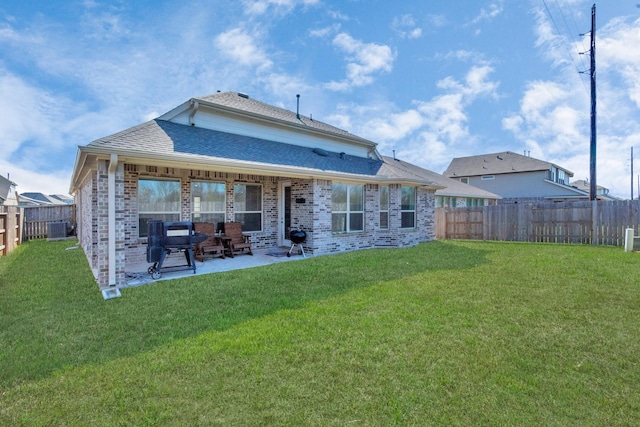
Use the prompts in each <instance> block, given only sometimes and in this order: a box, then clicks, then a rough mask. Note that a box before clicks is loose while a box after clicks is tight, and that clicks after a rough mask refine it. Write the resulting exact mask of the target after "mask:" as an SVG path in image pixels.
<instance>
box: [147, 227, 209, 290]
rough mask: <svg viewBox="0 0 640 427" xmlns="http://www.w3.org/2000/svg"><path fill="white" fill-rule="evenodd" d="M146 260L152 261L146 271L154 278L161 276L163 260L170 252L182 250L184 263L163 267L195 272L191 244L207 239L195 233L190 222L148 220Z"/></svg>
mask: <svg viewBox="0 0 640 427" xmlns="http://www.w3.org/2000/svg"><path fill="white" fill-rule="evenodd" d="M147 230H148V234H147V262H152V263H153V265H152V266H151V267H149V269H148V270H147V272H148V273H149V274H151V277H153V278H154V279H159V278H160V277H161V276H162V271H163V267H162V265H163V264H164V261H165V259H166V257H167V255H169V254H171V252H184V256H185V258H186V261H187V264H186V265H176V266H170V267H164V270H167V269H172V270H176V269H185V270H186V269H191V270H193V274H195V273H196V263H195V262H194V259H193V245H195V244H196V243H200V242H203V241H204V240H206V239H207V236H206V235H204V234H199V233H195V232H194V230H193V223H192V222H162V221H160V220H155V219H154V220H150V221H149V223H148V226H147Z"/></svg>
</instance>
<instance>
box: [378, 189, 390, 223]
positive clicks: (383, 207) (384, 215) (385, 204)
mask: <svg viewBox="0 0 640 427" xmlns="http://www.w3.org/2000/svg"><path fill="white" fill-rule="evenodd" d="M378 191H379V196H380V229H382V230H387V229H388V228H389V186H388V185H381V186H380V187H379V190H378Z"/></svg>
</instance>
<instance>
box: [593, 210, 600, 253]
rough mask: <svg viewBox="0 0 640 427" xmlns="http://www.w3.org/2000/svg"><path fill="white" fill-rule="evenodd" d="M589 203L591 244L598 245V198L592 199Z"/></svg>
mask: <svg viewBox="0 0 640 427" xmlns="http://www.w3.org/2000/svg"><path fill="white" fill-rule="evenodd" d="M591 203H592V205H591V206H592V209H591V221H592V225H591V244H592V245H598V244H599V240H600V239H599V236H598V200H597V199H596V200H593V201H592V202H591Z"/></svg>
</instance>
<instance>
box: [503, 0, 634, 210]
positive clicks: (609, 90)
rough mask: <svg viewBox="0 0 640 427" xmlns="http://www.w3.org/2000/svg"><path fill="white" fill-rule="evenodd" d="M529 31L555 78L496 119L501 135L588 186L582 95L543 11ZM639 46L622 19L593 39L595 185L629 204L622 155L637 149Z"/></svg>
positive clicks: (529, 89) (531, 87) (532, 85)
mask: <svg viewBox="0 0 640 427" xmlns="http://www.w3.org/2000/svg"><path fill="white" fill-rule="evenodd" d="M535 31H536V34H537V42H536V43H537V47H538V48H539V49H540V51H541V52H542V53H543V55H544V57H545V58H546V59H548V60H549V61H550V62H551V63H552V64H553V65H554V66H555V67H556V68H557V69H558V73H557V77H556V78H555V79H553V80H547V81H542V80H539V81H532V82H529V83H528V84H527V86H526V88H525V91H524V93H523V95H522V98H521V101H520V109H519V111H518V112H515V113H512V114H509V115H507V116H506V117H505V118H504V119H503V121H502V124H503V128H504V129H505V130H507V131H509V132H511V133H512V134H513V135H514V136H515V137H516V138H517V139H518V140H519V141H521V142H522V143H524V144H525V147H527V148H528V149H530V150H531V152H532V156H534V157H537V158H540V159H544V160H547V161H552V162H555V163H557V164H559V165H561V166H563V167H566V168H568V169H569V170H571V171H573V172H574V173H575V176H574V179H585V178H589V162H590V155H589V152H590V136H591V135H590V134H591V132H590V102H589V94H588V92H587V91H586V90H585V85H583V84H582V83H581V82H579V81H578V79H577V77H576V76H577V71H576V68H575V64H574V63H573V62H572V61H571V59H570V58H569V57H568V55H567V48H566V46H565V45H563V40H562V38H561V37H560V36H558V35H557V34H555V33H554V27H553V25H552V23H550V22H549V20H548V18H547V17H546V16H545V14H544V11H541V10H539V11H538V12H537V25H536V28H535ZM639 43H640V20H636V21H634V22H630V21H629V20H628V19H627V18H619V19H615V20H612V21H610V22H608V23H607V24H606V25H605V26H604V27H603V28H601V29H600V30H599V37H598V39H597V54H598V56H597V58H596V59H597V67H598V81H597V92H598V94H597V96H598V108H597V117H598V124H597V155H596V160H597V181H598V182H597V183H598V185H602V186H604V187H607V188H609V189H610V190H611V192H612V193H613V194H617V195H621V196H623V197H628V196H629V193H628V190H627V188H628V183H629V179H630V176H629V173H630V168H629V155H628V154H627V153H629V151H630V148H631V147H632V146H634V145H636V144H638V143H639V142H640V123H638V120H637V117H638V116H639V115H640V111H639V110H638V109H639V107H640V84H639V83H638V78H637V76H638V75H639V74H640V54H639V53H638V50H637V48H636V46H637V45H638V44H639ZM576 51H578V49H576ZM636 148H637V147H636Z"/></svg>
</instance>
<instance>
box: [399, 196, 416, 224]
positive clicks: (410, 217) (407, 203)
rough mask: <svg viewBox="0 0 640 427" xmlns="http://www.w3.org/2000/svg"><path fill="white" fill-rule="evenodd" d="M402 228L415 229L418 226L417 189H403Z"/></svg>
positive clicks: (401, 206)
mask: <svg viewBox="0 0 640 427" xmlns="http://www.w3.org/2000/svg"><path fill="white" fill-rule="evenodd" d="M400 217H401V223H400V227H401V228H414V227H415V226H416V189H415V187H402V199H401V205H400Z"/></svg>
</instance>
